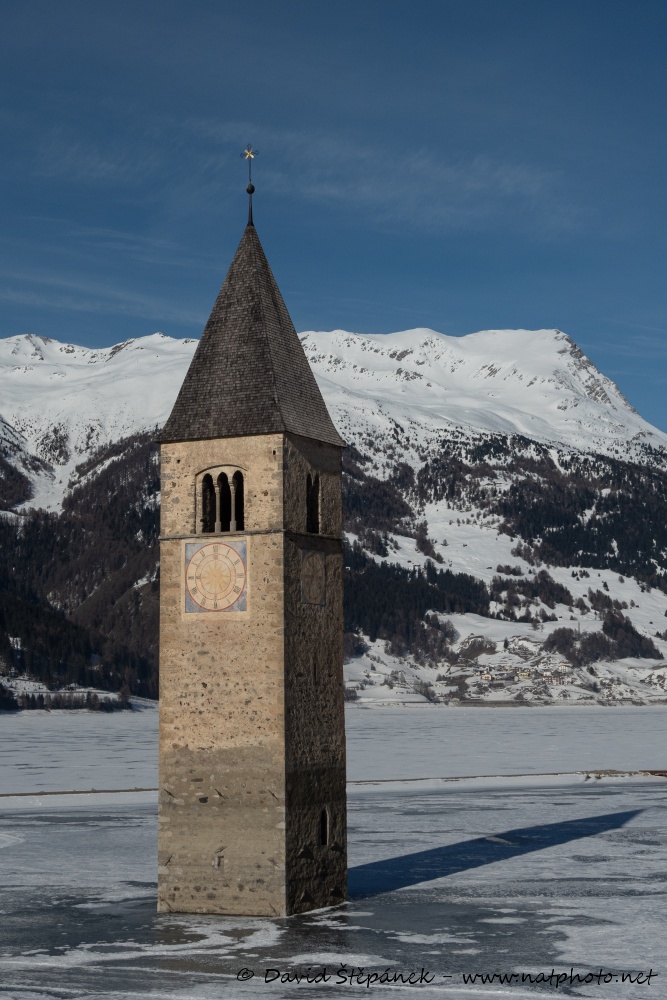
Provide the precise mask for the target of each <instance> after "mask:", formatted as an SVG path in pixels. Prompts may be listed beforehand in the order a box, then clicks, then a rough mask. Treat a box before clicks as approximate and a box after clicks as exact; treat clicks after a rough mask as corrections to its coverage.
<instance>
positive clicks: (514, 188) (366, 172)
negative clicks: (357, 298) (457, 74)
mask: <svg viewBox="0 0 667 1000" xmlns="http://www.w3.org/2000/svg"><path fill="white" fill-rule="evenodd" d="M183 127H184V128H185V129H186V130H187V131H190V132H192V133H193V134H194V135H196V136H198V137H199V139H200V140H202V141H203V140H207V141H208V142H216V143H217V144H219V146H220V149H221V151H222V150H225V151H226V150H227V149H228V147H229V145H230V144H232V143H236V144H237V145H238V143H239V137H240V136H242V135H253V136H257V144H258V145H259V143H260V140H261V143H262V148H263V150H264V154H265V157H264V159H263V160H262V161H261V163H260V165H259V167H258V168H256V171H257V176H258V177H259V178H261V180H260V183H261V185H262V186H263V188H264V189H266V190H269V191H273V192H274V193H276V194H280V195H283V196H286V195H287V196H290V197H299V198H302V199H303V198H306V199H308V200H310V201H311V202H316V203H318V204H320V205H328V206H330V207H334V208H336V209H337V210H338V209H340V208H341V207H342V208H347V209H349V211H350V214H351V215H355V216H356V213H357V212H358V211H359V209H363V210H364V211H365V212H366V213H367V215H366V218H367V221H369V222H371V223H376V224H379V225H381V226H387V225H403V226H408V227H410V228H426V229H430V230H432V229H474V230H479V229H481V228H483V227H484V226H486V225H489V224H493V223H497V222H498V221H501V220H502V221H503V222H504V223H505V224H509V225H511V226H512V228H515V227H516V226H517V225H520V226H523V227H525V226H531V225H532V226H535V227H539V228H540V229H542V230H543V229H545V228H547V229H549V230H552V231H562V230H571V229H572V228H574V227H575V226H577V225H578V222H579V217H580V211H579V209H578V208H577V207H576V206H575V205H574V204H573V203H572V202H571V201H570V200H569V199H568V198H567V197H566V196H565V195H564V193H563V192H562V190H561V189H562V180H561V178H560V177H559V175H558V173H557V172H556V171H548V170H545V169H544V168H542V167H538V166H535V165H532V164H529V163H525V162H521V161H518V162H509V161H497V160H494V159H493V158H492V157H491V156H489V155H484V154H479V155H476V156H474V157H472V158H470V159H468V160H466V159H463V158H458V159H455V158H452V159H449V160H448V159H445V158H443V157H439V156H437V155H436V154H435V153H434V152H433V151H431V150H430V149H428V148H422V149H413V150H410V151H408V152H404V151H400V150H396V149H392V148H391V147H388V146H380V145H378V144H373V143H369V142H356V141H352V140H351V139H349V138H347V137H345V136H341V135H337V134H333V133H325V132H312V131H309V130H307V131H298V130H277V129H272V128H266V126H263V125H261V124H259V123H257V124H255V125H253V124H252V123H249V122H245V123H237V122H230V123H222V124H221V123H218V122H208V121H203V120H195V121H189V122H185V123H184V124H183ZM272 152H273V155H272ZM220 163H221V161H220ZM207 164H208V166H209V168H212V169H215V167H216V160H215V158H213V157H210V156H209V157H208V158H207ZM508 217H509V218H508Z"/></svg>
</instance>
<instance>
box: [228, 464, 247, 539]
mask: <svg viewBox="0 0 667 1000" xmlns="http://www.w3.org/2000/svg"><path fill="white" fill-rule="evenodd" d="M244 527H245V511H244V502H243V473H242V472H238V471H237V472H235V473H234V475H233V476H232V517H231V530H232V531H243V529H244Z"/></svg>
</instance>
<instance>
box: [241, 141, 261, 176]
mask: <svg viewBox="0 0 667 1000" xmlns="http://www.w3.org/2000/svg"><path fill="white" fill-rule="evenodd" d="M258 153H259V150H258V149H253V148H252V146H251V145H250V143H248V145H247V146H246V148H245V149H244V150H243V152H242V153H241V156H242V157H243V159H244V160H247V161H248V184H252V161H253V160H254V159H255V157H256V156H257V154H258Z"/></svg>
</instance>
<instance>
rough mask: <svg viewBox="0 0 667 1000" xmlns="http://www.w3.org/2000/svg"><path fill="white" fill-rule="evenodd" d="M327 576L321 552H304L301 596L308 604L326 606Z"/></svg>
mask: <svg viewBox="0 0 667 1000" xmlns="http://www.w3.org/2000/svg"><path fill="white" fill-rule="evenodd" d="M325 587H326V575H325V570H324V556H323V554H322V553H321V552H304V554H303V562H302V563H301V596H302V599H303V601H304V602H305V603H306V604H324V596H325Z"/></svg>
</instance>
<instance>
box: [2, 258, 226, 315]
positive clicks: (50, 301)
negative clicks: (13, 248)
mask: <svg viewBox="0 0 667 1000" xmlns="http://www.w3.org/2000/svg"><path fill="white" fill-rule="evenodd" d="M5 277H6V278H9V279H11V281H12V283H11V284H5V285H0V301H3V302H13V303H18V304H20V305H26V306H31V307H34V308H40V309H43V308H46V309H54V310H66V311H70V312H76V313H94V314H97V315H111V316H126V317H133V318H135V319H148V320H151V321H158V320H168V321H170V322H172V323H183V324H186V325H193V326H194V327H195V328H201V326H202V325H203V323H204V322H205V320H206V315H205V313H204V312H199V311H196V310H188V309H184V308H183V307H182V306H179V305H177V304H176V303H173V302H170V301H169V300H167V299H165V298H158V297H154V296H148V295H139V294H136V293H133V292H128V291H127V290H126V289H119V288H115V287H109V286H108V285H105V284H104V283H102V282H97V281H91V280H86V279H75V278H71V277H68V276H58V275H52V274H43V273H42V274H32V273H26V274H23V273H16V274H7V273H6V272H5ZM21 284H23V286H24V287H19V285H21Z"/></svg>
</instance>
